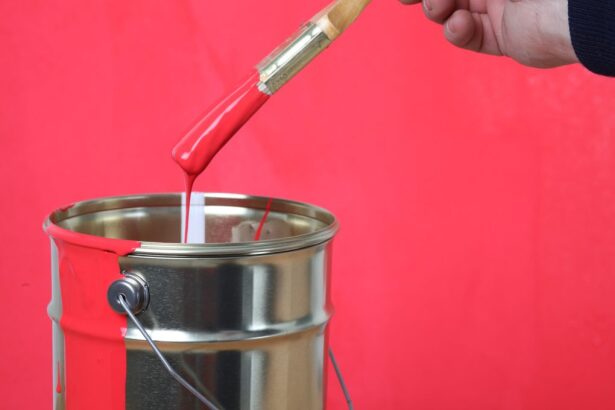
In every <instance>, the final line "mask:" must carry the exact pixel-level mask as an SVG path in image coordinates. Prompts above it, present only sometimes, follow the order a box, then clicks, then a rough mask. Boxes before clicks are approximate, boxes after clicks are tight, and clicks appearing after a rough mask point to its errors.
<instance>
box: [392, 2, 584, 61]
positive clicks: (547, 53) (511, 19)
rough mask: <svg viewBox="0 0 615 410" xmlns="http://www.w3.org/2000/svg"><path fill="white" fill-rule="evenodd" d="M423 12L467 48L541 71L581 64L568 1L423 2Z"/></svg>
mask: <svg viewBox="0 0 615 410" xmlns="http://www.w3.org/2000/svg"><path fill="white" fill-rule="evenodd" d="M400 1H401V2H402V3H404V4H414V3H419V2H420V1H421V0H400ZM423 11H424V12H425V15H426V16H427V18H429V19H430V20H432V21H435V22H437V23H440V24H443V25H444V35H445V37H446V38H447V39H448V41H449V42H451V43H452V44H454V45H456V46H458V47H461V48H465V49H468V50H473V51H478V52H481V53H486V54H493V55H504V56H508V57H511V58H512V59H514V60H516V61H518V62H519V63H521V64H524V65H527V66H531V67H539V68H549V67H557V66H561V65H565V64H571V63H576V62H578V59H577V56H576V54H575V52H574V49H573V48H572V43H571V40H570V29H569V27H568V0H423Z"/></svg>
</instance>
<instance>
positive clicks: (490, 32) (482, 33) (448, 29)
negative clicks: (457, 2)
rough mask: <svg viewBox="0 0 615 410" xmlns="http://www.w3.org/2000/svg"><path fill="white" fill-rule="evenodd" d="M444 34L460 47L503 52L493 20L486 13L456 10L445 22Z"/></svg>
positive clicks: (496, 52)
mask: <svg viewBox="0 0 615 410" xmlns="http://www.w3.org/2000/svg"><path fill="white" fill-rule="evenodd" d="M444 36H445V37H446V39H447V40H448V41H449V42H451V43H452V44H454V45H456V46H457V47H460V48H465V49H467V50H472V51H478V52H481V53H486V54H494V55H501V54H502V52H501V50H500V47H499V45H498V41H497V38H496V36H495V31H494V29H493V27H492V24H491V20H489V18H488V17H487V15H486V14H480V13H470V12H469V11H468V10H457V11H455V12H454V13H453V15H452V16H450V17H449V19H448V20H447V21H446V23H445V24H444Z"/></svg>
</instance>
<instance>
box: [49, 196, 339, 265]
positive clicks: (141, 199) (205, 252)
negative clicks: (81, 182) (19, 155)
mask: <svg viewBox="0 0 615 410" xmlns="http://www.w3.org/2000/svg"><path fill="white" fill-rule="evenodd" d="M204 194H205V201H206V204H207V205H206V206H238V205H239V204H241V206H242V207H244V208H247V207H249V208H252V209H263V210H264V209H265V208H266V206H267V202H268V201H269V199H270V198H269V197H263V196H254V195H244V194H231V193H204ZM181 195H182V194H181V193H154V194H140V195H121V196H111V197H103V198H97V199H91V200H85V201H79V202H75V203H73V204H70V205H68V206H65V207H62V208H58V209H56V210H55V211H53V212H51V213H50V214H49V215H48V216H47V218H46V219H45V222H44V224H43V229H44V230H45V231H48V227H49V226H51V225H54V226H56V227H58V228H59V229H66V228H63V227H61V226H59V225H57V222H59V221H62V220H65V219H68V218H71V217H75V216H81V215H85V214H88V213H96V212H102V211H108V210H115V209H124V208H131V207H146V206H149V207H152V206H177V205H178V204H179V205H181ZM272 199H273V201H272V203H271V211H273V212H284V213H293V214H295V215H299V216H305V217H310V218H314V219H316V220H318V221H320V222H322V223H324V224H325V226H324V227H323V228H320V229H317V230H315V231H313V232H309V233H306V234H301V235H295V236H290V237H286V238H278V239H268V240H261V241H257V242H234V243H203V244H182V243H167V242H151V241H139V242H140V246H139V247H137V248H135V249H134V250H133V251H132V253H130V254H129V255H135V256H173V257H193V256H210V257H220V256H224V257H230V256H248V255H265V254H271V253H279V252H286V251H290V250H297V249H301V248H307V247H310V246H314V245H318V244H320V243H323V242H327V241H329V240H330V239H331V238H333V236H334V235H335V233H336V232H337V230H338V229H339V224H338V221H337V219H336V218H335V216H334V215H333V214H332V213H331V212H329V211H328V210H326V209H324V208H321V207H318V206H315V205H312V204H309V203H305V202H299V201H292V200H287V199H281V198H272ZM71 232H75V231H71ZM82 235H83V237H84V238H86V237H90V238H91V237H99V236H97V235H91V234H86V233H78V236H82ZM106 239H108V240H109V241H122V240H124V239H114V238H106Z"/></svg>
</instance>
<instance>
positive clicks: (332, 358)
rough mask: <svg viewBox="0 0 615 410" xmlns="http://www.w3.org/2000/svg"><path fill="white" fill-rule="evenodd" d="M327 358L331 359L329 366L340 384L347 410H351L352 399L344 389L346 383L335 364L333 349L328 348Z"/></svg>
mask: <svg viewBox="0 0 615 410" xmlns="http://www.w3.org/2000/svg"><path fill="white" fill-rule="evenodd" d="M329 358H330V359H331V364H332V365H333V369H335V375H336V376H337V381H338V382H339V383H340V387H341V388H342V392H343V393H344V398H345V399H346V405H347V406H348V410H353V409H354V406H353V405H352V398H350V392H349V391H348V388H347V387H346V383H344V376H342V371H341V370H340V367H339V366H338V364H337V360H335V356H334V355H333V349H331V348H329Z"/></svg>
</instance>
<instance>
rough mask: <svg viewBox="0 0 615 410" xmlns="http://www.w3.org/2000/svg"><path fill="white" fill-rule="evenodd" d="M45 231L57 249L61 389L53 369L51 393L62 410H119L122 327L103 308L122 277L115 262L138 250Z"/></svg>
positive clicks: (121, 319) (125, 243)
mask: <svg viewBox="0 0 615 410" xmlns="http://www.w3.org/2000/svg"><path fill="white" fill-rule="evenodd" d="M46 231H47V233H48V234H49V236H51V238H52V239H53V242H54V243H55V245H56V247H57V249H58V265H59V278H55V279H54V280H59V283H60V291H61V294H62V314H61V317H60V326H61V328H62V331H63V332H64V363H63V364H64V366H63V369H64V385H63V386H62V385H61V380H62V379H61V375H60V370H61V366H60V363H58V380H57V385H56V391H57V392H58V393H59V392H64V398H65V404H66V408H68V409H88V410H124V403H125V402H126V400H125V377H126V346H125V342H124V334H125V331H126V325H127V323H126V317H125V316H122V315H118V314H117V313H115V312H114V311H113V310H112V309H111V307H110V306H109V304H108V303H107V289H108V287H109V285H110V284H111V283H112V282H113V281H115V280H116V279H119V278H121V277H122V275H121V273H120V266H119V257H120V256H124V255H127V254H129V253H132V252H133V251H134V250H135V249H136V248H138V247H139V246H140V245H141V244H140V242H137V241H129V240H119V239H109V238H103V237H98V236H92V235H85V234H81V233H78V232H73V231H68V230H66V229H63V228H60V227H59V226H57V225H54V224H50V225H48V226H47V228H46ZM92 369H96V371H95V372H92ZM71 386H78V388H71ZM101 386H104V393H103V394H101Z"/></svg>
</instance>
